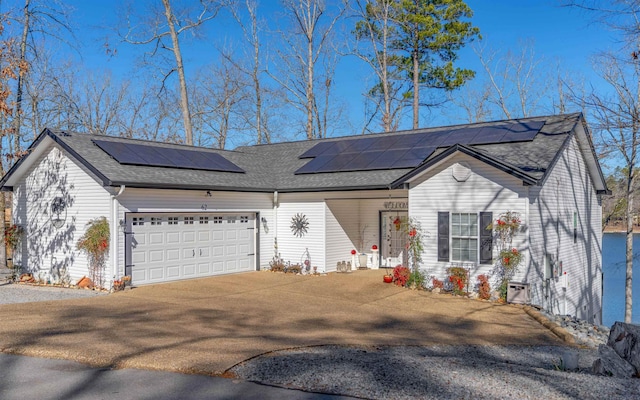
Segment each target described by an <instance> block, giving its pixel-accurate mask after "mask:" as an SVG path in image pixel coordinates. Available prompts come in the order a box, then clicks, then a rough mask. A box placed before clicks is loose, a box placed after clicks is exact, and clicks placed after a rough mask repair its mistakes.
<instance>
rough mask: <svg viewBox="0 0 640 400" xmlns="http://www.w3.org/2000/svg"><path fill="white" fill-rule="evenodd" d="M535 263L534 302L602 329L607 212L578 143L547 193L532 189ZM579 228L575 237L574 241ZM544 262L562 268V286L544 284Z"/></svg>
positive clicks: (559, 166)
mask: <svg viewBox="0 0 640 400" xmlns="http://www.w3.org/2000/svg"><path fill="white" fill-rule="evenodd" d="M531 198H532V204H531V206H530V213H531V215H530V222H529V224H530V226H531V229H530V232H529V237H530V243H531V254H532V257H531V262H530V264H529V265H528V268H527V270H528V271H529V272H528V274H527V277H526V279H527V280H528V281H530V282H534V283H535V284H534V285H532V297H533V299H532V301H533V303H534V304H536V305H539V306H542V307H544V308H545V309H548V310H550V311H552V312H554V313H557V314H569V315H574V316H577V317H578V318H581V319H585V320H588V321H591V322H594V323H600V322H601V321H600V318H601V310H602V292H601V290H602V253H601V251H602V208H601V204H600V199H599V198H598V195H597V194H596V192H595V189H594V186H593V181H592V180H591V177H590V175H589V173H588V171H587V168H586V164H585V162H584V159H583V156H582V154H581V153H580V150H579V147H578V143H577V140H576V139H575V137H574V138H572V139H571V140H570V142H569V143H568V146H567V148H566V149H565V150H564V151H563V152H562V153H561V156H560V158H559V159H558V161H557V163H556V164H555V166H554V168H553V170H552V171H551V172H550V173H549V176H548V178H547V179H546V181H545V183H544V186H543V187H542V188H537V187H532V188H531ZM574 227H575V229H576V232H575V233H576V237H575V241H574ZM545 257H547V258H549V259H551V260H552V261H553V262H555V263H556V264H557V265H558V267H559V266H560V263H562V272H563V274H564V272H566V274H567V281H568V286H567V288H566V289H565V288H562V285H561V283H562V280H561V279H559V278H551V279H550V280H548V281H546V282H545V281H544V277H545V263H544V260H545Z"/></svg>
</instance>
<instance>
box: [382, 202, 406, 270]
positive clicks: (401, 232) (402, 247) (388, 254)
mask: <svg viewBox="0 0 640 400" xmlns="http://www.w3.org/2000/svg"><path fill="white" fill-rule="evenodd" d="M408 221H409V213H408V212H407V211H381V212H380V228H381V232H380V233H381V235H380V239H381V240H380V241H381V243H380V266H382V267H391V268H393V267H395V266H396V265H405V266H406V263H407V249H406V245H407V234H406V232H405V229H406V226H407V222H408Z"/></svg>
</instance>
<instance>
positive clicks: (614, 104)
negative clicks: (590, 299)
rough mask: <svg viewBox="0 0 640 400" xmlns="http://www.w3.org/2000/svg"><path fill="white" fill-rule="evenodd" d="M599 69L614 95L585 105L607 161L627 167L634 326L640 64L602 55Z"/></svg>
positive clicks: (628, 295)
mask: <svg viewBox="0 0 640 400" xmlns="http://www.w3.org/2000/svg"><path fill="white" fill-rule="evenodd" d="M596 65H597V66H598V67H599V69H600V75H601V77H602V78H603V79H604V80H605V82H606V83H607V85H608V86H609V88H610V89H611V92H609V93H598V92H595V91H594V92H593V93H592V94H591V95H590V96H588V97H587V99H586V101H585V103H586V105H587V107H588V109H589V110H590V112H591V116H592V119H595V124H594V125H593V127H594V129H595V131H596V132H597V133H598V135H599V138H598V139H599V140H598V144H599V146H600V150H601V154H602V155H603V156H605V157H616V158H619V159H620V160H621V161H622V163H623V165H624V168H623V171H624V172H625V176H624V178H625V179H624V199H625V201H626V219H627V227H626V228H627V229H626V232H627V241H626V281H625V317H624V318H625V322H627V323H631V315H632V314H631V312H632V306H633V296H632V294H633V292H632V291H633V287H632V279H633V215H634V201H633V200H634V190H635V188H636V186H637V182H636V178H637V173H638V170H637V169H638V166H639V162H638V149H639V148H640V60H638V56H637V53H636V52H634V53H633V56H632V60H620V59H619V58H617V56H616V55H614V54H611V53H608V54H602V55H601V56H600V57H599V58H598V61H597V62H596Z"/></svg>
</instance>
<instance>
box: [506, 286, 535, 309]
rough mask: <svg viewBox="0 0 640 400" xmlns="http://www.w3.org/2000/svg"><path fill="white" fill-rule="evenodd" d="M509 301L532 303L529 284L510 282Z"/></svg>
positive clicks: (508, 289) (508, 288) (508, 287)
mask: <svg viewBox="0 0 640 400" xmlns="http://www.w3.org/2000/svg"><path fill="white" fill-rule="evenodd" d="M507 303H514V304H529V303H531V293H530V289H529V284H528V283H521V282H509V284H508V285H507Z"/></svg>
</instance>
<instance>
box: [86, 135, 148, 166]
mask: <svg viewBox="0 0 640 400" xmlns="http://www.w3.org/2000/svg"><path fill="white" fill-rule="evenodd" d="M93 142H94V143H95V144H96V145H98V147H100V148H101V149H102V150H103V151H104V152H106V153H107V154H109V155H110V156H111V157H113V158H115V159H116V161H118V162H121V163H127V164H137V163H144V160H143V159H142V158H141V157H140V155H138V153H136V152H135V151H133V150H130V149H129V148H128V147H127V146H126V145H125V144H124V143H120V142H107V141H103V140H94V141H93ZM121 160H122V161H121Z"/></svg>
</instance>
